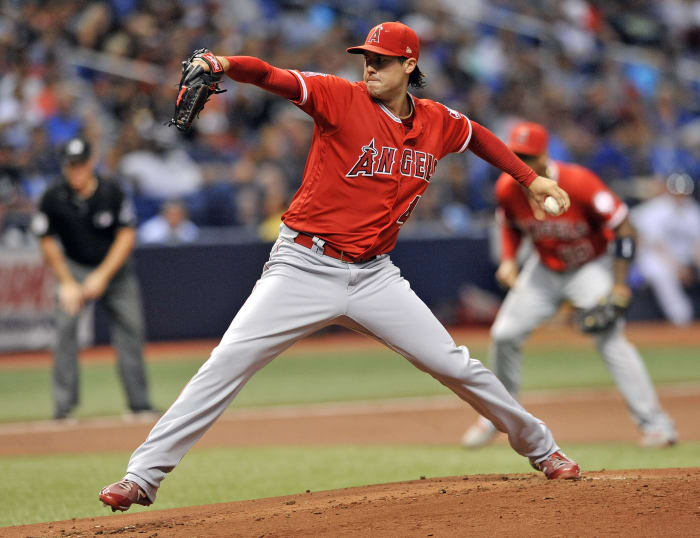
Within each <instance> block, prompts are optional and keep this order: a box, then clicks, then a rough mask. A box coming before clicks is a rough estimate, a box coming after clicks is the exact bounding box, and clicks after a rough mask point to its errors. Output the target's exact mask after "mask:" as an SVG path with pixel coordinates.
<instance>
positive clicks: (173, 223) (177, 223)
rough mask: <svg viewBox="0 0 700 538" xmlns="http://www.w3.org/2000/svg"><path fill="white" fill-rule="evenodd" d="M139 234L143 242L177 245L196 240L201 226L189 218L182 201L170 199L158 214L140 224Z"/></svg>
mask: <svg viewBox="0 0 700 538" xmlns="http://www.w3.org/2000/svg"><path fill="white" fill-rule="evenodd" d="M138 236H139V241H140V242H141V243H161V244H166V245H177V244H182V243H192V242H194V241H196V240H197V237H198V236H199V228H198V227H197V226H196V225H195V224H194V223H193V222H192V221H191V220H189V219H188V214H187V207H186V206H185V204H184V203H183V202H182V201H180V200H168V201H167V202H165V203H164V204H163V207H161V210H160V213H159V214H158V215H156V216H154V217H151V218H150V219H148V220H147V221H146V222H144V223H143V224H142V225H141V226H139V231H138Z"/></svg>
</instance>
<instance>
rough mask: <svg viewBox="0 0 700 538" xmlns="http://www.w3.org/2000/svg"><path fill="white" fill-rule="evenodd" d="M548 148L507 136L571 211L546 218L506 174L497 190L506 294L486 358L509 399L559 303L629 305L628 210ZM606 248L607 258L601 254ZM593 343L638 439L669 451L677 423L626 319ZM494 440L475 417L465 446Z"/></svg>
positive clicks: (543, 138) (521, 134)
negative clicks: (534, 337)
mask: <svg viewBox="0 0 700 538" xmlns="http://www.w3.org/2000/svg"><path fill="white" fill-rule="evenodd" d="M547 139H548V134H547V131H546V130H545V128H544V127H543V126H541V125H539V124H536V123H529V122H523V123H519V124H517V125H515V126H514V127H513V129H512V131H511V133H510V140H509V147H510V148H511V149H512V150H513V151H514V152H515V153H516V154H517V155H518V156H519V157H520V158H521V159H522V160H523V161H525V162H526V163H527V164H529V165H530V166H531V167H532V168H533V169H534V170H535V171H536V172H537V173H538V174H540V175H543V176H547V177H550V178H552V179H555V180H556V181H558V183H559V186H560V187H561V188H563V189H564V190H566V191H567V192H568V193H569V195H570V197H571V208H570V209H569V211H568V212H566V213H564V214H563V215H560V216H556V217H554V216H551V215H546V214H545V213H544V212H543V211H542V210H541V209H539V208H538V207H537V206H536V205H535V204H533V203H532V201H531V199H530V197H529V196H528V194H527V192H526V191H525V190H523V189H522V188H521V187H520V186H519V185H518V183H517V182H516V181H514V180H513V178H512V177H510V176H509V175H507V174H505V173H504V174H502V175H501V176H500V177H499V179H498V182H497V183H496V197H497V199H498V204H499V210H498V211H499V214H498V218H499V222H500V226H501V232H502V242H503V244H502V252H501V263H500V265H499V267H498V270H497V271H496V279H497V280H498V281H499V283H501V284H502V285H504V286H505V287H507V288H510V291H509V292H508V295H507V296H506V298H505V300H504V302H503V304H502V306H501V308H500V310H499V312H498V315H497V317H496V320H495V321H494V324H493V326H492V328H491V345H490V351H489V356H490V367H491V369H492V370H493V371H494V373H495V374H496V376H497V377H498V378H499V379H500V380H501V381H502V382H503V384H504V385H505V387H506V388H507V389H508V391H510V392H511V394H513V395H517V394H518V391H519V388H520V363H521V361H522V352H521V348H522V345H523V343H524V341H525V340H526V339H527V337H528V336H529V335H530V333H531V332H532V331H533V330H534V329H535V328H536V327H538V326H539V325H540V324H542V323H543V322H544V321H545V320H547V319H548V318H550V317H552V316H553V315H554V314H555V313H556V312H557V310H558V309H559V306H560V305H561V304H562V302H563V301H569V302H570V303H572V304H573V306H574V307H575V308H578V309H582V310H583V309H588V308H591V307H593V306H594V305H596V304H597V303H598V302H599V301H600V300H601V299H604V298H607V297H611V298H612V301H611V302H613V303H615V304H627V303H628V302H629V299H630V290H629V288H628V286H627V284H626V276H627V270H628V266H629V263H630V261H631V259H632V257H633V255H634V243H635V239H634V237H635V231H634V229H633V228H632V226H631V225H630V223H629V219H628V209H627V206H626V205H625V204H624V203H622V202H621V201H620V200H619V199H618V198H617V196H615V194H613V193H612V192H611V191H610V190H609V189H608V188H607V187H606V186H605V185H604V184H603V183H602V181H601V180H600V179H598V177H597V176H595V175H594V174H593V173H592V172H590V171H589V170H587V169H585V168H583V167H580V166H576V165H572V164H567V163H563V162H555V161H552V160H550V159H549V157H548V152H547ZM525 236H528V237H530V238H531V239H532V241H533V245H534V250H535V252H533V253H532V254H531V255H530V256H529V257H528V259H527V261H526V262H525V264H524V266H523V269H522V271H519V267H518V264H517V262H516V253H517V250H518V246H519V245H520V242H521V239H522V238H523V237H525ZM611 242H613V245H614V247H615V249H614V250H615V253H614V255H613V256H611V255H609V254H608V253H607V251H608V247H609V244H610V243H611ZM593 337H594V340H595V343H596V346H597V348H598V352H599V353H600V355H601V356H602V358H603V361H604V362H605V365H606V366H607V368H608V370H609V371H610V374H611V375H612V377H613V379H614V380H615V383H616V384H617V386H618V389H619V390H620V392H621V393H622V396H623V397H624V399H625V401H626V402H627V406H628V408H629V410H630V412H631V414H632V417H633V418H634V420H635V422H636V423H637V426H638V427H639V429H640V430H641V432H642V439H641V444H642V445H643V446H648V447H661V446H668V445H672V444H674V443H675V442H676V440H677V434H676V430H675V427H674V424H673V422H672V421H671V419H670V418H669V417H668V416H667V415H666V413H665V412H664V411H663V410H662V409H661V407H660V405H659V402H658V399H657V396H656V392H655V390H654V387H653V385H652V383H651V380H650V378H649V375H648V373H647V370H646V367H645V365H644V362H643V361H642V358H641V357H640V355H639V353H638V352H637V350H636V349H635V347H634V346H633V345H632V344H631V343H630V342H629V341H628V340H627V338H626V337H625V334H624V320H623V319H622V318H621V317H620V318H619V319H617V320H616V321H615V322H614V323H613V324H612V325H611V326H610V328H609V329H607V330H603V331H601V332H598V333H594V334H593ZM497 433H498V432H497V430H496V428H495V427H494V426H493V424H492V423H491V422H489V421H488V420H486V419H485V418H483V417H479V419H478V420H477V422H476V424H474V425H473V426H472V427H471V428H469V429H468V430H467V431H466V433H465V434H464V436H463V437H462V444H463V445H464V446H466V447H469V448H477V447H481V446H483V445H486V444H487V443H489V442H490V441H491V440H492V439H493V438H494V437H495V436H496V435H497Z"/></svg>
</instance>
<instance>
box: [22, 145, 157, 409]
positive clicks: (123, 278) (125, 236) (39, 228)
mask: <svg viewBox="0 0 700 538" xmlns="http://www.w3.org/2000/svg"><path fill="white" fill-rule="evenodd" d="M94 165H95V162H94V158H93V157H92V154H91V150H90V144H89V143H88V141H87V140H85V139H83V138H73V139H72V140H69V141H68V143H67V144H66V145H65V146H63V148H62V150H61V166H62V172H63V174H62V177H61V178H60V179H59V180H58V182H56V183H55V184H53V185H51V186H49V187H48V189H47V190H46V192H45V193H44V195H43V197H42V199H41V201H40V204H39V211H38V212H37V214H36V215H35V216H34V218H33V220H32V229H33V231H34V233H36V234H37V235H38V236H39V237H40V247H41V252H42V254H43V256H44V258H45V260H46V262H47V263H48V265H49V266H50V267H51V269H52V270H53V272H54V273H55V275H56V277H57V279H58V301H57V308H56V331H57V338H56V343H55V349H54V368H53V397H54V418H55V419H58V420H60V419H65V418H67V417H69V416H70V414H71V412H72V411H73V409H74V408H75V406H76V405H77V404H78V401H79V397H78V393H79V390H78V378H79V375H78V336H77V333H78V330H77V328H78V318H79V315H80V312H81V310H82V309H83V307H84V306H85V305H86V304H87V303H88V302H89V301H92V300H95V301H97V302H98V303H100V304H101V305H102V307H103V308H104V310H105V311H106V313H107V315H108V317H109V323H110V330H111V335H112V343H113V344H114V346H115V348H116V351H117V364H118V370H119V375H120V377H121V380H122V383H123V385H124V388H125V391H126V396H127V399H128V402H129V408H130V409H131V411H132V413H134V414H142V415H141V416H144V417H145V416H147V413H151V412H153V408H152V406H151V403H150V400H149V396H148V386H147V381H146V375H145V371H144V364H143V340H144V329H143V313H142V306H141V295H140V291H139V286H138V282H137V280H136V275H135V272H134V268H133V262H132V260H131V251H132V249H133V247H134V242H135V235H136V234H135V230H134V226H135V223H136V222H135V220H136V219H135V215H134V212H133V210H132V208H131V205H130V203H129V200H128V199H127V198H126V196H125V195H124V193H123V191H122V190H121V189H120V188H119V186H118V185H117V184H116V183H115V182H112V181H107V180H105V179H103V178H100V177H98V176H97V174H96V173H95V168H94ZM134 416H136V415H134Z"/></svg>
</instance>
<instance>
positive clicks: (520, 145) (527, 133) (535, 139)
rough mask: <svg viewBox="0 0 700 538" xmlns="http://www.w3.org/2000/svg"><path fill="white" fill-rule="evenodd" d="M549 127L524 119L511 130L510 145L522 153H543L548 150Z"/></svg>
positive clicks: (513, 150) (516, 151)
mask: <svg viewBox="0 0 700 538" xmlns="http://www.w3.org/2000/svg"><path fill="white" fill-rule="evenodd" d="M547 138H548V135H547V129H545V128H544V127H543V126H542V125H540V124H539V123H533V122H531V121H524V122H521V123H518V124H516V125H515V126H514V127H513V128H512V129H511V131H510V139H509V140H508V147H509V148H510V149H511V151H512V152H513V153H520V154H521V155H542V154H543V153H545V152H546V151H547Z"/></svg>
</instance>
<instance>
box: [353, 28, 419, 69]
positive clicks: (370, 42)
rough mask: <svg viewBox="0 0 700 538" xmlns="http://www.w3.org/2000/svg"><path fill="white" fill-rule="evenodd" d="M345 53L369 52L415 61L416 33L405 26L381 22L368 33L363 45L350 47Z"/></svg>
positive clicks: (416, 55) (416, 50)
mask: <svg viewBox="0 0 700 538" xmlns="http://www.w3.org/2000/svg"><path fill="white" fill-rule="evenodd" d="M347 51H348V52H349V53H350V54H361V53H362V52H364V51H369V52H376V53H377V54H383V55H384V56H405V57H406V58H415V59H416V60H417V59H418V54H419V52H420V43H419V41H418V36H417V35H416V33H415V32H414V31H413V30H412V29H411V28H409V27H408V26H406V25H405V24H403V23H400V22H383V23H381V24H378V25H377V26H375V27H374V28H372V29H371V30H370V31H369V33H368V34H367V39H365V44H364V45H358V46H356V47H350V48H349V49H347Z"/></svg>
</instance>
